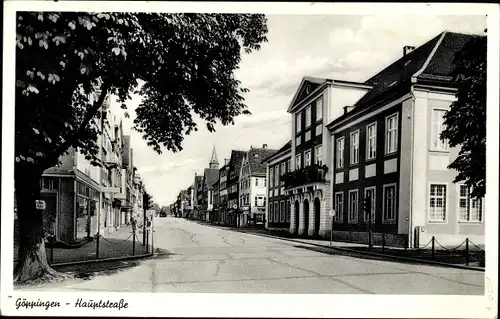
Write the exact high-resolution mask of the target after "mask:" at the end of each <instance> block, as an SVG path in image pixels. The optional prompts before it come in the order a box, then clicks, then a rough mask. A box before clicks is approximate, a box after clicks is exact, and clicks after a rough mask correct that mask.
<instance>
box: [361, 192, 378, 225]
mask: <svg viewBox="0 0 500 319" xmlns="http://www.w3.org/2000/svg"><path fill="white" fill-rule="evenodd" d="M375 196H376V192H375V186H373V187H367V188H365V198H370V202H371V205H370V206H371V209H370V213H371V217H372V223H374V222H375V203H376V201H375ZM364 215H365V216H364V220H365V222H368V212H364Z"/></svg>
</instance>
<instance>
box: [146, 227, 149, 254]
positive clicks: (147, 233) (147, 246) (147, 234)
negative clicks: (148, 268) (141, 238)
mask: <svg viewBox="0 0 500 319" xmlns="http://www.w3.org/2000/svg"><path fill="white" fill-rule="evenodd" d="M146 252H147V253H149V229H147V230H146Z"/></svg>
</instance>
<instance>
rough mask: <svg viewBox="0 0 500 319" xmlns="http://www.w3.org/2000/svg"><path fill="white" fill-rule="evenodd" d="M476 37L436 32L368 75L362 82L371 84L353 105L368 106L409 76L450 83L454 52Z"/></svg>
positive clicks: (406, 81) (404, 84)
mask: <svg viewBox="0 0 500 319" xmlns="http://www.w3.org/2000/svg"><path fill="white" fill-rule="evenodd" d="M476 36H477V35H470V34H462V33H454V32H447V31H444V32H442V33H440V34H439V35H437V36H436V37H434V38H432V39H431V40H429V41H427V42H426V43H424V44H423V45H421V46H420V47H418V48H416V49H415V50H413V51H411V52H410V53H408V54H406V55H405V56H402V57H401V58H399V59H398V60H396V61H395V62H393V63H392V64H390V65H389V66H387V67H386V68H384V69H383V70H382V71H380V72H379V73H377V74H375V75H374V76H372V77H371V78H369V79H368V80H367V81H366V82H365V83H367V84H371V85H373V86H374V87H373V89H372V90H370V91H368V92H367V93H366V94H365V95H364V96H363V97H362V98H361V99H360V100H359V101H358V102H357V103H356V105H355V106H356V107H358V106H363V105H368V104H370V103H372V101H373V100H375V99H379V97H380V95H383V94H385V93H389V91H394V90H397V89H398V88H404V87H409V86H410V85H411V84H412V77H413V78H415V80H416V81H417V82H418V81H421V80H425V81H428V80H435V81H439V82H448V84H451V81H452V80H453V78H452V77H451V72H452V71H453V69H454V64H453V59H454V56H455V54H456V53H457V52H459V51H460V50H461V49H462V48H463V46H464V45H465V44H466V43H467V42H468V41H470V40H471V39H472V38H473V37H476ZM441 84H442V83H441Z"/></svg>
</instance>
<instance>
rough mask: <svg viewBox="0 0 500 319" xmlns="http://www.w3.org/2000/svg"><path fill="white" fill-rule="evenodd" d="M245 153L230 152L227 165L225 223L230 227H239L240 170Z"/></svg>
mask: <svg viewBox="0 0 500 319" xmlns="http://www.w3.org/2000/svg"><path fill="white" fill-rule="evenodd" d="M245 154H246V152H244V151H237V150H236V151H235V150H233V151H231V157H230V159H229V163H228V164H227V168H228V171H227V172H228V174H227V212H228V213H227V216H226V223H227V224H228V225H230V226H235V227H241V225H242V212H241V210H240V206H239V191H240V187H239V186H240V183H239V180H240V169H241V162H242V161H243V157H244V156H245Z"/></svg>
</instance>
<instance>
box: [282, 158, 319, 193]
mask: <svg viewBox="0 0 500 319" xmlns="http://www.w3.org/2000/svg"><path fill="white" fill-rule="evenodd" d="M327 172H328V166H326V165H323V166H319V165H316V164H313V165H311V166H306V167H304V168H301V169H299V170H295V171H292V172H289V173H286V174H285V175H283V176H281V177H280V181H282V182H284V183H285V189H290V188H294V187H299V186H303V185H307V184H313V183H324V182H325V176H326V173H327Z"/></svg>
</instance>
